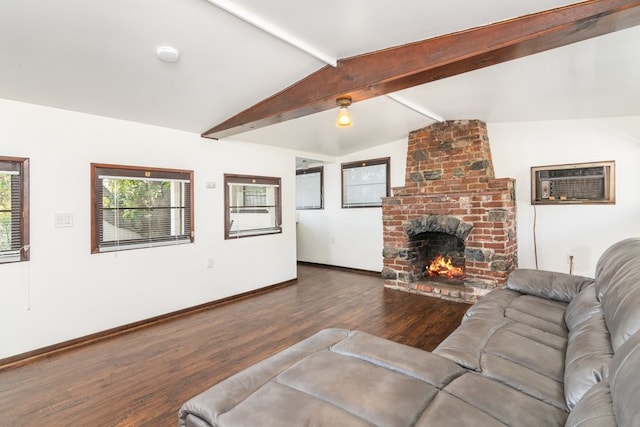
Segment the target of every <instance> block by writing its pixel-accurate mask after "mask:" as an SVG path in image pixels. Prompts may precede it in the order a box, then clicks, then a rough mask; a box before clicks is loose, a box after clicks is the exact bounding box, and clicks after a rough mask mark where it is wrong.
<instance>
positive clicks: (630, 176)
mask: <svg viewBox="0 0 640 427" xmlns="http://www.w3.org/2000/svg"><path fill="white" fill-rule="evenodd" d="M488 131H489V141H490V143H491V153H492V156H493V163H494V167H495V172H496V177H511V178H515V179H516V199H517V209H518V212H517V219H518V260H519V266H520V267H524V268H535V253H534V240H533V228H534V227H533V224H534V214H535V217H536V227H535V229H536V237H537V238H536V241H537V248H538V249H537V252H538V267H539V268H540V269H544V270H552V271H562V272H569V261H568V254H569V253H573V254H574V257H575V258H574V263H575V264H574V274H578V275H585V276H590V277H593V275H594V273H595V264H596V262H597V260H598V258H599V257H600V255H601V254H602V252H603V251H604V250H605V249H606V248H607V247H608V246H610V245H611V244H612V243H614V242H616V241H618V240H621V239H624V238H627V237H633V236H636V237H637V236H640V191H639V190H638V188H639V185H640V184H639V183H640V167H639V163H638V162H639V161H640V117H639V116H636V117H618V118H602V119H587V120H563V121H548V122H523V123H489V124H488ZM603 160H615V162H616V204H615V205H564V206H541V205H538V206H536V207H535V212H534V207H533V206H532V205H531V202H530V200H531V190H530V183H531V178H530V173H531V171H530V168H531V167H532V166H544V165H554V164H564V163H580V162H592V161H603Z"/></svg>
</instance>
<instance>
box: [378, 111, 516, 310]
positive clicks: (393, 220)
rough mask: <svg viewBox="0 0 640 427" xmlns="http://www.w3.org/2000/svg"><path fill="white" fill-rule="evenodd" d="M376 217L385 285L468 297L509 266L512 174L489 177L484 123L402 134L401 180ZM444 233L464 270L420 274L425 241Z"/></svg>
mask: <svg viewBox="0 0 640 427" xmlns="http://www.w3.org/2000/svg"><path fill="white" fill-rule="evenodd" d="M382 222H383V234H384V236H383V241H384V249H383V258H384V268H383V271H382V275H383V277H384V285H385V287H388V288H393V289H399V290H403V291H407V292H414V293H419V294H424V295H429V296H434V297H438V298H446V299H451V300H456V301H464V302H468V303H473V302H475V301H476V300H477V299H478V298H480V297H481V296H482V295H484V294H486V293H487V292H489V291H490V290H491V289H493V288H495V287H498V286H502V285H503V284H504V283H505V281H506V277H507V275H508V274H509V273H510V272H511V271H512V270H513V269H514V268H515V267H516V266H517V238H516V205H515V181H514V180H513V179H510V178H501V179H496V178H495V177H494V172H493V162H492V160H491V151H490V147H489V140H488V137H487V129H486V125H485V123H483V122H481V121H478V120H456V121H447V122H443V123H437V124H434V125H432V126H429V127H426V128H424V129H420V130H416V131H414V132H412V133H411V134H409V147H408V152H407V172H406V179H405V186H404V187H400V188H394V189H393V196H392V197H386V198H384V199H383V202H382ZM443 237H444V239H443ZM447 239H453V241H454V242H459V244H456V245H454V246H455V251H454V252H455V253H456V254H463V256H458V257H457V258H462V259H461V260H459V261H458V262H459V263H460V264H464V265H463V267H464V271H465V278H464V279H462V280H447V279H444V280H440V279H433V278H429V277H425V266H426V265H427V263H428V261H429V260H428V258H429V256H430V255H429V254H430V253H432V252H433V251H434V248H431V249H430V248H429V246H430V245H434V244H436V242H441V241H443V240H447ZM458 246H459V247H458ZM449 250H450V249H444V251H445V252H446V251H449Z"/></svg>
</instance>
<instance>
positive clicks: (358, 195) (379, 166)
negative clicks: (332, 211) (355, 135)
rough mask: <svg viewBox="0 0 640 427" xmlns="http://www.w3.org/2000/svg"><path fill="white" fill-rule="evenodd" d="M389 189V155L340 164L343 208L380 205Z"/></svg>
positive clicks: (387, 194)
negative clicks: (382, 157)
mask: <svg viewBox="0 0 640 427" xmlns="http://www.w3.org/2000/svg"><path fill="white" fill-rule="evenodd" d="M389 189H390V186H389V157H386V158H384V159H374V160H365V161H361V162H353V163H343V164H342V207H343V208H362V207H371V206H382V197H387V196H389Z"/></svg>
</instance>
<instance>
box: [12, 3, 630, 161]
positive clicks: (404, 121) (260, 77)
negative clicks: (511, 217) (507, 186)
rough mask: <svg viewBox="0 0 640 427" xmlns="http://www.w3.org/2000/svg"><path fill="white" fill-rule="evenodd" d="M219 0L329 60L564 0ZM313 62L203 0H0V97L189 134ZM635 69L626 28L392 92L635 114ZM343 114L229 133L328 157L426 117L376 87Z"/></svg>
mask: <svg viewBox="0 0 640 427" xmlns="http://www.w3.org/2000/svg"><path fill="white" fill-rule="evenodd" d="M212 1H214V0H212ZM222 2H223V3H226V4H228V5H230V6H231V7H240V8H242V9H245V10H247V11H249V12H250V13H251V14H253V15H254V16H256V17H258V18H259V19H261V20H263V21H264V22H266V23H268V24H269V25H272V26H274V27H275V28H277V29H279V30H282V31H285V32H287V33H289V34H291V35H293V36H295V37H296V38H298V39H300V40H302V41H303V42H305V43H307V44H308V45H311V46H313V47H314V48H315V49H317V50H319V51H321V52H324V54H326V55H327V56H329V57H333V58H345V57H350V56H353V55H357V54H361V53H365V52H370V51H374V50H379V49H384V48H387V47H391V46H397V45H400V44H404V43H408V42H412V41H417V40H423V39H426V38H430V37H433V36H436V35H442V34H447V33H451V32H454V31H458V30H461V29H466V28H470V27H475V26H479V25H484V24H489V23H492V22H496V21H500V20H504V19H508V18H512V17H515V16H520V15H524V14H527V13H531V12H537V11H540V10H545V9H550V8H554V7H558V6H562V5H566V4H569V3H573V2H572V1H562V0H537V1H536V2H522V1H519V2H514V1H512V0H476V1H473V2H470V1H468V0H464V1H463V0H449V1H447V2H441V1H440V2H434V1H426V0H395V1H394V2H376V5H375V7H374V6H372V3H371V2H370V1H368V0H350V1H348V2H346V1H344V0H323V1H316V2H302V1H295V0H269V1H264V0H224V1H222ZM533 4H535V7H534V6H532V5H533ZM161 45H171V46H174V47H176V48H177V49H179V50H180V51H181V58H180V60H179V61H178V62H176V63H172V64H169V63H164V62H161V61H160V60H158V59H157V58H156V57H155V49H156V47H157V46H161ZM324 65H325V64H324V63H323V62H322V61H320V60H318V59H316V58H315V57H313V56H310V55H308V54H307V53H304V52H302V51H301V50H298V49H296V48H294V47H292V46H290V45H288V44H286V43H284V42H282V41H281V40H279V39H276V38H274V37H272V36H271V35H268V34H267V33H265V32H264V31H262V30H260V29H257V28H255V27H254V26H252V25H250V24H248V23H246V22H244V21H242V20H240V19H238V18H237V17H235V16H233V15H231V14H230V13H228V12H226V11H224V10H222V9H221V8H219V7H217V6H215V5H213V4H211V3H210V2H208V1H207V0H110V1H97V0H56V1H42V0H0V98H6V99H12V100H18V101H24V102H29V103H35V104H42V105H47V106H53V107H58V108H63V109H68V110H74V111H80V112H86V113H90V114H98V115H102V116H107V117H114V118H119V119H125V120H131V121H136V122H142V123H148V124H152V125H157V126H164V127H170V128H175V129H181V130H185V131H189V132H194V133H198V134H200V133H202V132H204V131H206V130H207V129H209V128H210V127H212V126H214V125H216V124H218V123H220V122H222V121H224V120H226V119H227V118H229V117H231V116H233V115H235V114H237V113H238V112H240V111H242V110H244V109H246V108H248V107H250V106H252V105H254V104H255V103H257V102H259V101H261V100H263V99H264V98H266V97H268V96H270V95H273V94H274V93H276V92H278V91H280V90H282V89H284V88H286V87H287V86H289V85H291V84H293V83H295V82H296V81H298V80H300V79H302V78H303V77H305V76H307V75H308V74H310V73H312V72H314V71H316V70H318V69H319V68H321V67H323V66H324ZM638 76H640V26H638V27H633V28H630V29H627V30H623V31H619V32H616V33H612V34H608V35H605V36H602V37H598V38H596V39H592V40H587V41H584V42H581V43H576V44H573V45H569V46H566V47H562V48H558V49H555V50H552V51H548V52H545V53H541V54H537V55H533V56H529V57H526V58H522V59H518V60H514V61H510V62H507V63H503V64H500V65H495V66H492V67H488V68H485V69H481V70H478V71H473V72H470V73H466V74H463V75H459V76H455V77H451V78H448V79H443V80H440V81H437V82H434V83H430V84H427V85H422V86H419V87H415V88H411V89H407V90H404V91H401V92H399V93H397V94H394V96H397V97H398V98H400V99H403V100H405V101H407V102H408V103H410V104H411V105H413V106H415V107H416V109H418V110H423V111H427V112H428V114H430V115H431V116H435V117H440V118H444V119H462V118H477V119H481V120H485V121H487V122H511V121H527V120H554V119H570V118H584V117H604V116H635V115H640V78H638ZM351 114H352V117H353V120H354V125H353V126H352V127H351V128H347V129H338V128H336V126H335V116H336V111H326V112H322V113H318V114H314V115H312V116H307V117H304V118H301V119H296V120H291V121H288V122H284V123H280V124H277V125H273V126H269V127H266V128H262V129H258V130H254V131H251V132H246V133H243V134H238V135H236V136H234V137H233V139H236V140H243V141H249V142H256V143H263V144H271V145H276V146H280V147H288V148H293V149H296V150H300V151H303V152H308V153H316V154H319V155H327V156H339V155H343V154H347V153H350V152H354V151H357V150H360V149H364V148H367V147H370V146H373V145H378V144H382V143H385V142H390V141H393V140H397V139H399V138H402V137H405V136H406V135H407V133H408V132H410V131H412V130H415V129H418V128H421V127H424V126H427V125H429V124H431V123H433V122H434V119H432V118H429V117H426V116H424V115H423V114H420V113H418V112H416V111H414V110H413V109H411V108H407V107H406V106H403V105H401V104H400V103H398V102H397V100H396V99H392V98H391V97H388V96H383V97H378V98H374V99H370V100H367V101H362V102H359V103H356V104H353V105H352V107H351ZM211 143H212V144H214V143H215V141H211Z"/></svg>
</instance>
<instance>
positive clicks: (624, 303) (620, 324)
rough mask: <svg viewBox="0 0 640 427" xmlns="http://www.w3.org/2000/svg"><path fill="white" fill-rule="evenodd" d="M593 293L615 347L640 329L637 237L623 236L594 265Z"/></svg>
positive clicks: (638, 242)
mask: <svg viewBox="0 0 640 427" xmlns="http://www.w3.org/2000/svg"><path fill="white" fill-rule="evenodd" d="M596 296H597V297H598V299H599V300H600V302H601V303H602V308H603V311H604V317H605V320H606V322H607V328H608V329H609V334H610V335H611V345H612V347H613V350H614V351H617V350H618V348H620V346H621V345H622V344H623V343H624V342H625V341H626V340H627V339H628V338H629V337H631V336H632V335H633V334H635V333H636V332H637V331H638V330H640V238H632V239H626V240H622V241H620V242H618V243H616V244H614V245H613V246H611V247H610V248H609V249H607V250H606V251H605V252H604V254H603V255H602V256H601V257H600V259H599V260H598V264H597V265H596Z"/></svg>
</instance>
